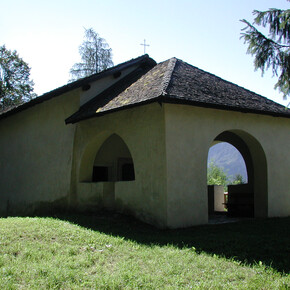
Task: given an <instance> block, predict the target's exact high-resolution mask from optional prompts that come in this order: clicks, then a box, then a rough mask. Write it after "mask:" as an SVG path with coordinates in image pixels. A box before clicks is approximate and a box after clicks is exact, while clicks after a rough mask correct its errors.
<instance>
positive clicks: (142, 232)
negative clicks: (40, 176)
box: [54, 212, 290, 274]
mask: <svg viewBox="0 0 290 290" xmlns="http://www.w3.org/2000/svg"><path fill="white" fill-rule="evenodd" d="M54 217H55V218H58V219H62V220H66V221H70V222H72V223H74V224H77V225H80V226H82V227H85V228H88V229H92V230H94V231H98V232H102V233H105V234H109V235H113V236H121V237H124V238H125V239H128V240H133V241H136V242H138V243H141V244H146V245H160V246H162V245H167V244H171V245H174V246H176V247H179V248H187V247H195V248H196V251H197V252H205V253H208V254H211V255H213V254H215V255H218V256H222V257H226V258H230V259H234V260H236V261H240V262H242V263H245V264H247V265H253V264H256V263H259V262H260V261H261V262H262V263H263V264H264V265H265V266H269V267H272V268H273V269H275V270H277V271H278V272H281V273H283V272H284V273H287V274H288V273H289V272H290V217H288V218H273V219H261V220H259V219H255V220H254V219H252V220H246V221H241V222H237V223H228V224H217V225H205V226H196V227H191V228H187V229H179V230H158V229H156V228H154V227H152V226H150V225H147V224H144V223H142V222H140V221H138V220H136V219H134V218H132V217H128V216H124V215H121V214H116V213H111V212H101V213H98V214H96V215H81V214H78V215H76V214H74V215H71V214H70V215H56V216H54Z"/></svg>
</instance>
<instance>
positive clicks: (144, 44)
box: [140, 39, 150, 54]
mask: <svg viewBox="0 0 290 290" xmlns="http://www.w3.org/2000/svg"><path fill="white" fill-rule="evenodd" d="M140 45H143V46H144V54H145V53H146V46H150V45H149V44H146V39H144V43H140Z"/></svg>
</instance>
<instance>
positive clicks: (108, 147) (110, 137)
mask: <svg viewBox="0 0 290 290" xmlns="http://www.w3.org/2000/svg"><path fill="white" fill-rule="evenodd" d="M128 164H129V165H128ZM96 166H99V167H105V166H108V167H110V166H112V167H113V169H110V170H109V171H110V172H108V173H109V175H110V176H108V177H109V178H108V180H98V181H121V180H133V179H135V171H134V163H133V158H132V155H131V152H130V149H129V147H128V146H127V144H126V143H125V141H124V140H123V138H122V137H120V136H119V135H118V134H116V133H111V132H103V133H102V134H99V135H98V136H96V137H95V138H94V139H93V140H92V141H91V142H90V143H89V144H88V145H87V146H86V147H85V149H84V151H83V154H82V157H81V160H80V167H79V182H96V181H97V180H96V172H94V167H96ZM132 166H133V178H132V175H131V176H130V177H128V167H130V168H129V171H130V169H132ZM124 167H125V171H126V170H127V171H126V172H125V173H124ZM131 173H132V170H131ZM94 175H95V176H94ZM94 179H95V180H94ZM101 179H103V178H101Z"/></svg>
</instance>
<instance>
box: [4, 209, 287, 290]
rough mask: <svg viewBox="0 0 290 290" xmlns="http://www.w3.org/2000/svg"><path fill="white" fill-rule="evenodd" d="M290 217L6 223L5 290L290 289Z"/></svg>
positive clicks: (91, 218)
mask: <svg viewBox="0 0 290 290" xmlns="http://www.w3.org/2000/svg"><path fill="white" fill-rule="evenodd" d="M289 226H290V218H284V219H269V220H256V221H245V222H241V223H237V224H227V225H215V226H202V227H194V228H191V229H185V230H174V231H173V230H172V231H159V230H156V229H154V228H152V227H150V226H148V225H144V224H142V223H139V222H137V221H135V220H133V219H130V218H127V217H123V216H120V215H116V214H104V215H99V216H80V215H79V216H59V217H58V218H7V219H0V285H1V286H0V287H1V289H14V288H15V289H19V288H24V289H27V288H29V289H44V288H57V289H58V288H61V289H75V288H99V289H100V288H105V289H119V288H121V289H123V288H129V289H130V288H142V287H144V288H153V289H156V288H159V289H162V288H172V289H176V288H190V287H192V288H195V289H196V288H202V289H204V288H207V289H208V288H215V289H216V288H227V289H237V288H242V289H261V288H263V289H278V288H279V289H287V286H288V287H290V277H289V275H288V273H289V270H290V267H289V265H290V257H289V253H290V245H289V240H290V239H289V238H290V236H289V228H290V227H289Z"/></svg>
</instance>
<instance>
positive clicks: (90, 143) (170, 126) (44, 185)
mask: <svg viewBox="0 0 290 290" xmlns="http://www.w3.org/2000/svg"><path fill="white" fill-rule="evenodd" d="M142 65H143V64H142ZM170 67H172V62H171V63H170ZM121 68H122V67H121ZM136 68H137V69H138V63H137V64H136V63H135V62H134V63H133V64H132V65H131V66H129V67H125V69H122V71H121V72H122V74H121V73H119V71H117V73H116V70H113V73H112V74H110V75H107V74H106V75H105V76H104V77H102V78H100V79H96V80H95V81H91V82H90V85H89V86H88V85H85V86H82V87H78V88H76V87H73V88H72V89H70V87H69V88H66V92H64V93H61V94H59V95H58V96H57V97H53V98H50V99H47V100H46V99H45V101H43V102H41V103H38V104H37V105H33V106H30V107H28V108H25V109H23V110H20V111H17V112H16V113H14V114H11V115H8V116H5V117H4V118H2V119H1V120H0V134H1V139H0V149H1V167H0V184H1V192H0V215H2V216H7V215H27V214H36V213H46V212H48V213H49V212H53V211H64V210H77V211H83V212H87V211H90V212H94V211H98V210H100V209H102V208H106V209H109V210H115V211H119V212H123V213H127V214H131V215H134V216H136V217H137V218H139V219H140V220H143V221H145V222H147V223H150V224H153V225H155V226H157V227H160V228H182V227H188V226H193V225H199V224H206V223H207V222H208V192H207V180H206V179H207V156H208V152H209V148H210V147H211V146H212V145H213V144H214V142H217V141H224V140H225V139H227V138H228V139H229V142H231V141H232V144H234V145H237V147H239V144H240V145H241V148H240V151H241V152H244V157H245V159H246V163H247V164H248V174H249V180H250V181H249V186H248V187H249V188H250V191H253V194H254V197H253V198H254V216H255V217H275V216H288V215H290V179H289V166H290V154H289V146H288V145H289V144H290V118H289V117H283V116H270V115H265V114H260V113H259V114H256V113H251V112H239V111H237V110H236V111H235V110H227V109H225V108H210V107H206V106H196V105H194V104H193V105H192V104H177V103H169V102H165V101H164V102H163V101H162V100H163V99H156V101H155V100H153V101H150V102H143V103H140V105H139V104H138V106H128V107H125V108H124V109H122V110H114V111H108V113H107V112H105V113H103V111H102V110H103V109H102V108H103V107H100V105H99V102H100V100H99V99H100V96H101V97H102V98H103V92H104V90H105V91H106V90H107V89H110V86H111V85H112V86H115V85H116V84H118V82H119V83H120V81H119V80H116V79H118V78H120V79H121V82H122V78H124V79H125V78H126V77H127V76H129V75H130V74H132V72H133V74H134V73H135V72H136ZM161 75H162V76H163V75H166V74H164V72H162V73H161ZM120 76H121V77H120ZM145 76H146V75H145ZM153 76H154V78H157V74H156V73H155V72H154V73H153ZM141 79H142V78H141ZM145 80H146V82H145V85H143V87H146V86H149V80H151V79H150V77H147V78H145ZM81 84H82V85H83V83H81ZM164 84H165V85H166V86H168V82H164ZM121 86H122V89H123V83H121ZM146 89H148V88H146ZM123 90H124V89H123ZM113 91H115V87H114V90H113ZM124 92H125V94H128V93H130V90H129V91H128V90H127V89H126V90H125V91H124ZM108 94H109V95H110V94H112V90H111V91H108ZM131 94H132V93H131ZM135 94H136V93H135ZM148 94H152V90H151V88H150V92H149V93H148ZM96 96H97V97H96ZM119 96H122V93H121V95H118V96H117V98H119ZM110 100H111V99H109V100H108V101H106V102H104V101H102V102H103V103H104V104H105V105H106V106H107V104H109V105H110ZM130 101H132V100H131V99H130V98H128V99H125V101H124V100H121V101H118V104H119V106H125V105H126V104H127V103H129V102H130ZM94 102H98V103H97V104H98V106H99V109H95V107H94V106H96V103H94ZM103 103H102V106H103ZM124 104H125V105H124ZM91 107H93V110H91V112H89V113H90V114H92V113H94V114H96V113H98V112H101V114H96V115H95V116H93V117H92V116H91V115H85V116H86V118H83V117H82V119H80V117H79V116H80V115H81V114H84V112H85V113H86V114H87V111H88V110H90V108H91ZM80 108H81V109H82V108H83V111H81V109H80ZM78 110H79V111H78ZM75 112H78V113H77V114H75ZM71 115H73V116H76V117H77V118H78V119H77V121H72V122H67V123H68V124H66V123H65V120H68V117H69V116H71ZM88 116H89V117H88ZM76 117H74V118H76ZM69 120H70V119H69ZM72 120H74V119H72ZM238 149H239V148H238ZM247 159H248V160H247ZM131 163H132V164H131ZM124 166H125V167H124ZM126 166H127V167H126ZM123 168H127V169H126V170H128V172H129V178H128V177H124V175H122V170H124V169H123ZM95 169H97V170H105V171H104V172H103V175H102V177H101V179H96V180H95V179H94V170H95ZM128 172H127V173H128ZM102 178H103V179H102Z"/></svg>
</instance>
